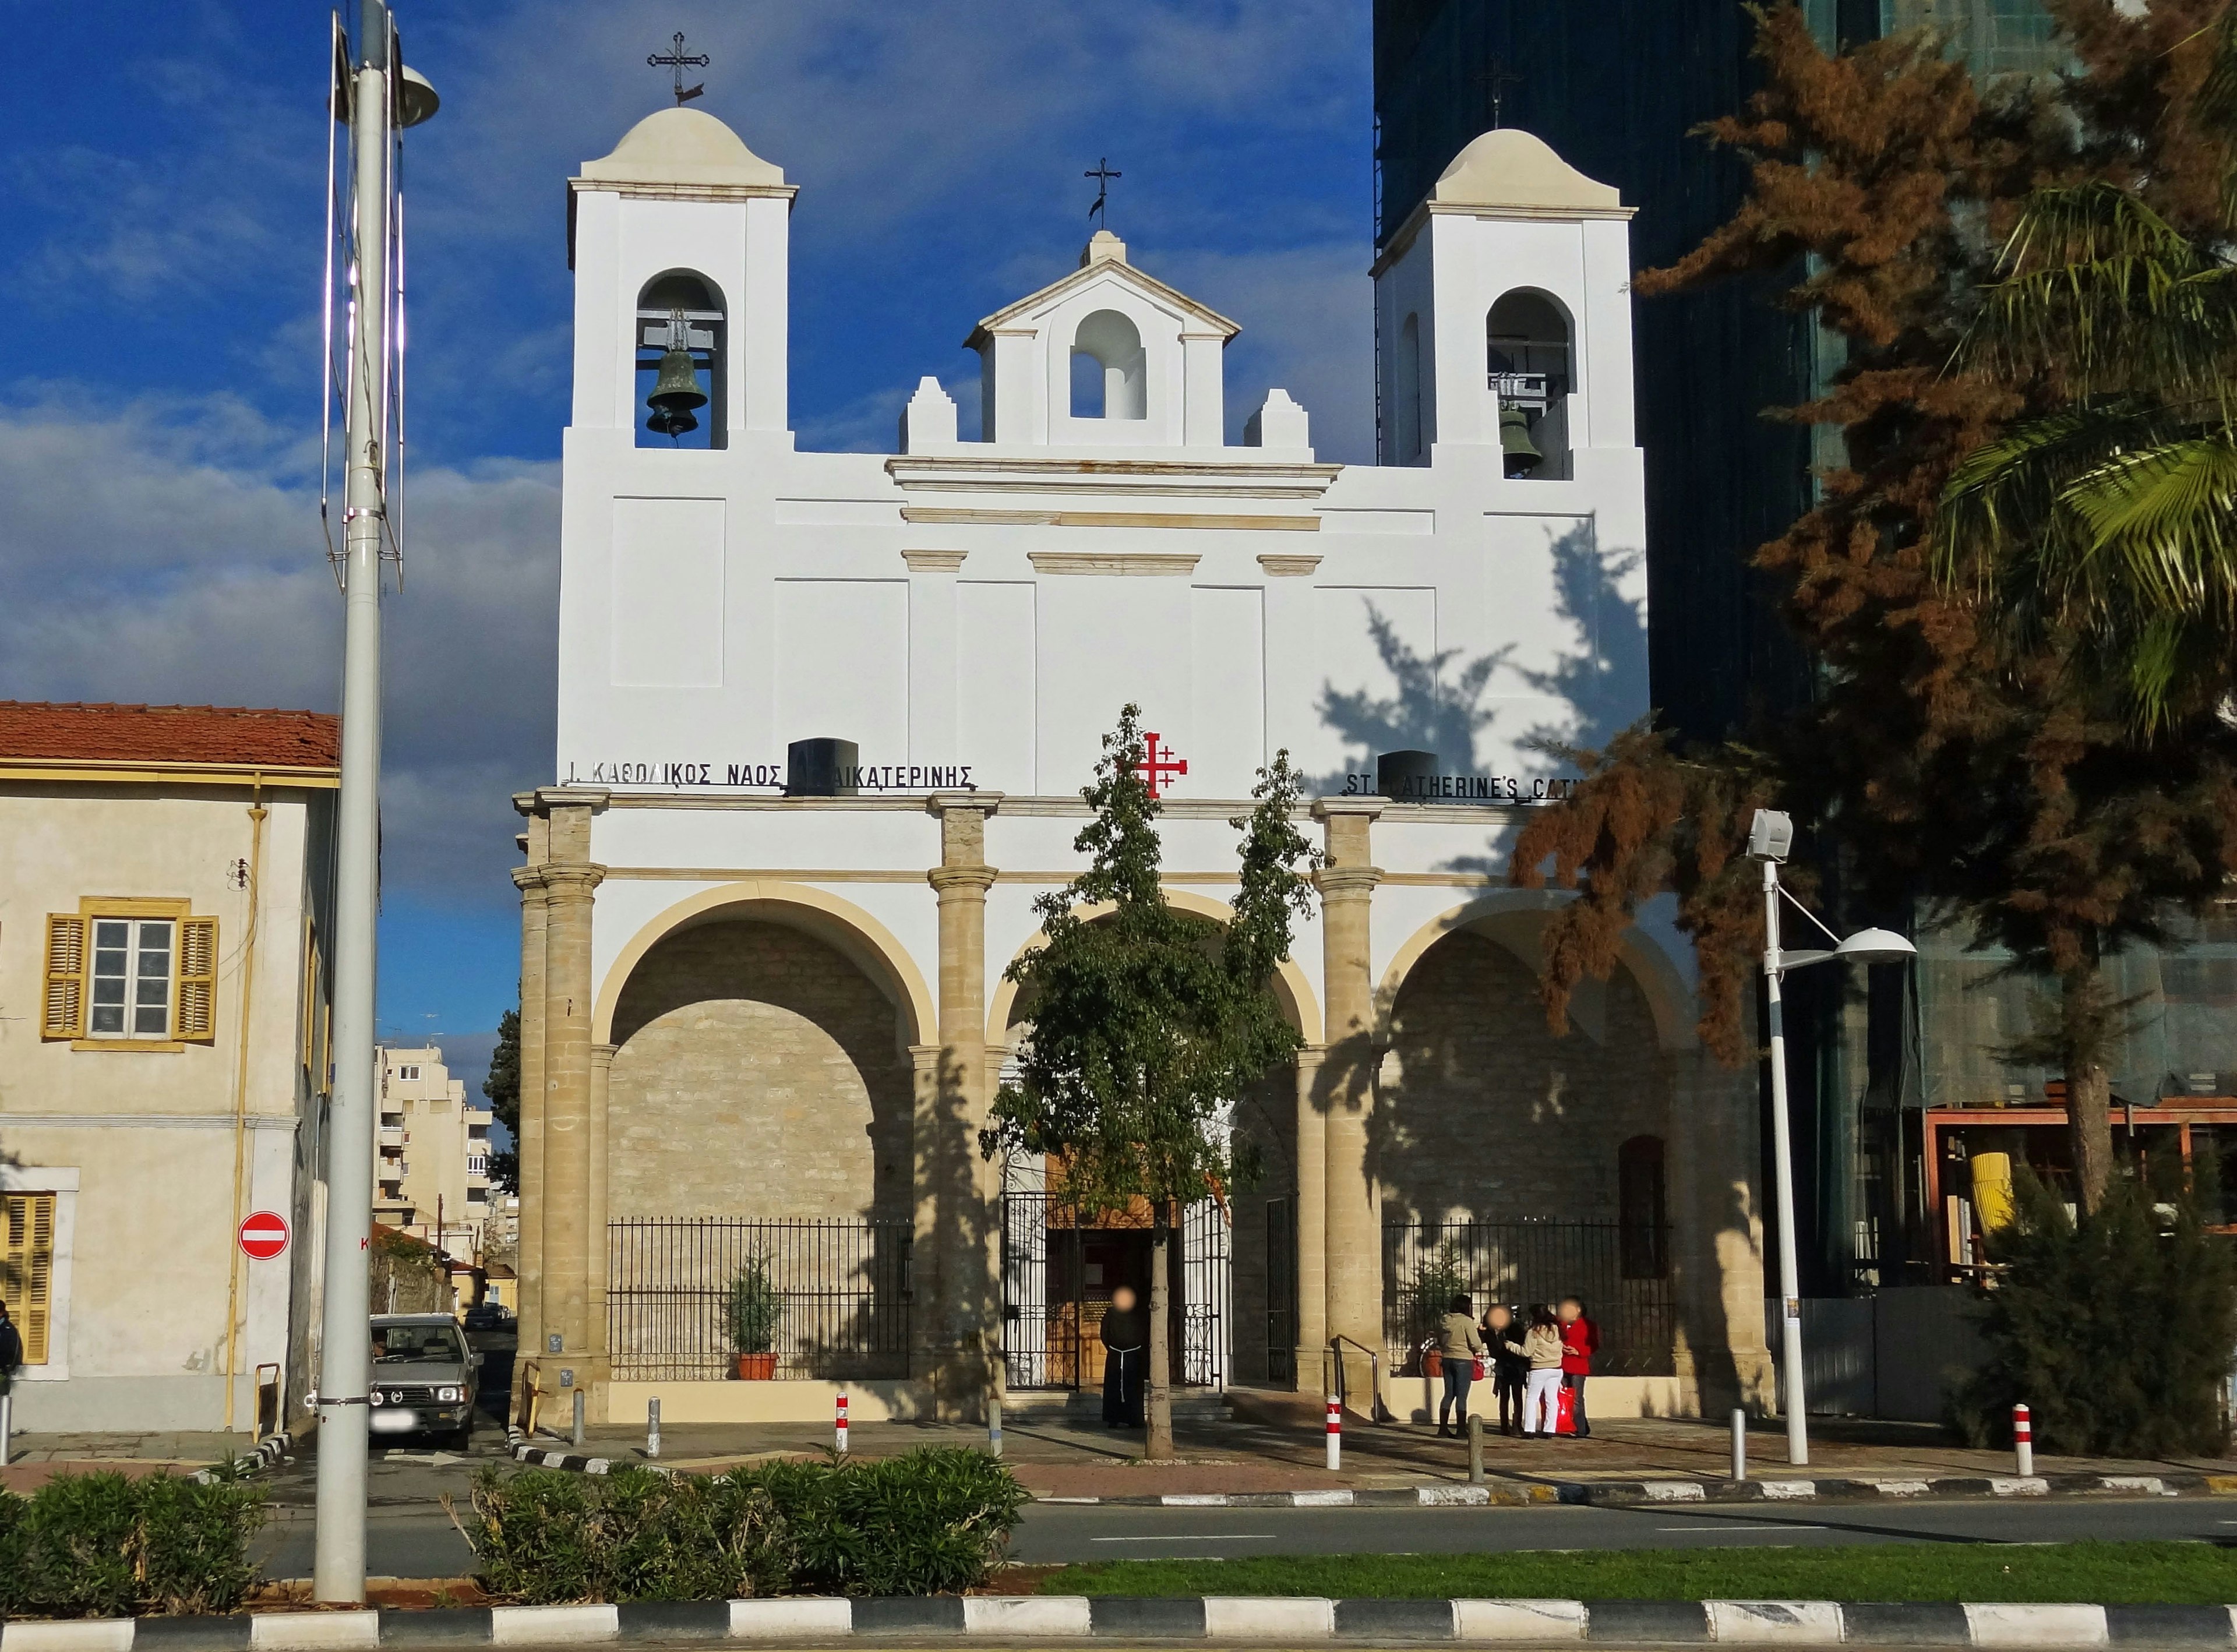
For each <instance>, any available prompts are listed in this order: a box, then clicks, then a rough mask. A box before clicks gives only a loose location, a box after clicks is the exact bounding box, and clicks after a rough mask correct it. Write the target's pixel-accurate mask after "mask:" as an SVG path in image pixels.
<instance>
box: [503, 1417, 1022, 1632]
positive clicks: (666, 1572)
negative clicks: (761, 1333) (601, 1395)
mask: <svg viewBox="0 0 2237 1652" xmlns="http://www.w3.org/2000/svg"><path fill="white" fill-rule="evenodd" d="M1025 1503H1026V1493H1025V1490H1024V1489H1023V1488H1022V1487H1020V1485H1019V1484H1018V1483H1017V1480H1016V1478H1015V1477H1013V1475H1012V1474H1011V1473H1010V1471H1009V1470H1008V1469H1006V1467H1004V1466H1003V1465H1002V1464H1000V1463H998V1462H996V1461H995V1460H994V1459H993V1458H991V1457H986V1456H984V1455H982V1454H981V1453H980V1452H977V1451H973V1450H963V1449H960V1448H947V1449H944V1450H943V1449H927V1450H918V1451H913V1452H911V1453H909V1454H908V1455H907V1456H906V1457H888V1458H884V1459H875V1460H862V1461H855V1460H843V1459H831V1460H827V1461H824V1462H821V1463H767V1464H759V1465H756V1466H755V1467H752V1468H744V1469H736V1470H732V1471H731V1472H729V1473H728V1474H722V1475H713V1476H696V1475H675V1476H669V1475H662V1474H657V1473H655V1472H653V1471H652V1470H647V1469H638V1468H630V1469H624V1470H620V1471H619V1472H617V1473H615V1474H611V1475H608V1476H605V1477H597V1476H583V1475H574V1474H568V1473H564V1472H561V1471H558V1470H548V1469H544V1470H537V1469H531V1470H522V1471H519V1472H517V1473H511V1474H508V1473H506V1472H505V1471H504V1470H502V1469H499V1468H498V1467H497V1466H496V1465H492V1466H491V1467H489V1468H486V1469H485V1470H483V1471H482V1473H481V1476H480V1477H479V1478H478V1480H477V1482H476V1483H475V1486H474V1492H473V1512H474V1523H473V1526H472V1530H469V1532H468V1534H467V1536H468V1539H469V1541H470V1542H471V1543H472V1545H473V1549H474V1554H475V1556H476V1559H477V1561H478V1570H477V1573H476V1581H477V1582H478V1583H480V1584H481V1586H482V1587H483V1588H484V1589H486V1590H487V1591H488V1592H489V1593H490V1594H492V1595H493V1596H498V1597H500V1598H503V1599H507V1600H518V1601H525V1602H529V1603H531V1604H534V1605H555V1604H560V1603H563V1602H571V1601H657V1600H723V1599H742V1598H749V1597H752V1596H762V1595H779V1594H808V1595H932V1594H941V1593H948V1592H953V1591H955V1590H959V1589H967V1588H969V1587H971V1586H973V1585H974V1584H977V1583H984V1582H985V1581H986V1580H987V1577H988V1576H990V1575H991V1574H992V1573H993V1569H994V1568H995V1567H996V1566H997V1565H998V1564H999V1563H1000V1561H1001V1559H1002V1556H1003V1553H1004V1550H1005V1549H1006V1545H1007V1543H1008V1541H1009V1535H1010V1530H1011V1528H1012V1527H1013V1526H1014V1525H1015V1524H1016V1523H1017V1518H1018V1512H1019V1510H1020V1509H1022V1508H1023V1507H1024V1506H1025Z"/></svg>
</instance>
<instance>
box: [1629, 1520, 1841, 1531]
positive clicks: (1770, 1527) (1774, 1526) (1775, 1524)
mask: <svg viewBox="0 0 2237 1652" xmlns="http://www.w3.org/2000/svg"><path fill="white" fill-rule="evenodd" d="M1655 1530H1657V1531H1825V1530H1830V1528H1828V1527H1825V1526H1803V1525H1790V1524H1788V1523H1786V1522H1785V1521H1784V1520H1771V1521H1765V1522H1764V1523H1762V1524H1760V1525H1751V1526H1657V1527H1656V1528H1655Z"/></svg>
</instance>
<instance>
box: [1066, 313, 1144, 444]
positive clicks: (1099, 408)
mask: <svg viewBox="0 0 2237 1652" xmlns="http://www.w3.org/2000/svg"><path fill="white" fill-rule="evenodd" d="M1149 416H1150V381H1149V357H1148V354H1147V353H1146V352H1145V351H1144V349H1143V348H1142V333H1141V329H1140V328H1139V327H1136V326H1135V325H1134V323H1133V322H1132V320H1130V319H1128V318H1127V317H1126V316H1125V315H1122V314H1119V312H1118V311H1117V310H1097V311H1094V312H1093V313H1092V314H1088V315H1086V316H1084V317H1082V318H1081V320H1080V323H1079V328H1078V329H1077V330H1076V331H1075V332H1074V333H1073V334H1072V417H1073V418H1074V419H1146V418H1148V417H1149Z"/></svg>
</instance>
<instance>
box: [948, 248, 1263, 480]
mask: <svg viewBox="0 0 2237 1652" xmlns="http://www.w3.org/2000/svg"><path fill="white" fill-rule="evenodd" d="M1241 330H1242V329H1241V328H1240V327H1237V325H1236V324H1235V323H1234V322H1232V321H1231V320H1228V319H1227V318H1226V317H1225V316H1224V315H1222V314H1219V312H1217V310H1214V309H1211V308H1208V307H1205V306H1204V305H1202V304H1199V303H1198V302H1197V301H1195V300H1194V299H1192V298H1191V297H1189V296H1188V295H1187V294H1184V293H1180V292H1177V291H1175V290H1174V289H1173V288H1171V287H1168V286H1166V285H1165V283H1164V282H1163V281H1158V280H1157V279H1156V278H1155V277H1154V276H1150V275H1145V274H1143V273H1142V272H1141V271H1140V270H1138V269H1137V268H1134V267H1133V266H1132V264H1130V263H1128V262H1127V261H1126V243H1125V241H1121V240H1119V237H1118V236H1116V235H1112V233H1111V232H1110V231H1109V230H1107V229H1099V230H1097V231H1096V232H1095V235H1094V236H1093V238H1092V239H1091V240H1090V241H1088V243H1087V247H1086V250H1085V251H1083V252H1082V253H1081V254H1080V258H1079V268H1078V269H1076V270H1074V271H1073V272H1072V274H1069V275H1066V277H1065V278H1064V279H1063V280H1062V281H1054V282H1052V283H1051V284H1050V285H1048V286H1046V287H1042V288H1041V289H1040V291H1039V292H1038V293H1033V294H1029V295H1028V296H1026V297H1025V298H1021V299H1020V300H1019V301H1017V302H1016V303H1014V304H1012V305H1010V306H1008V307H1006V308H1004V309H1000V310H997V311H996V312H995V313H994V314H992V315H990V316H988V317H987V319H986V320H983V321H981V322H980V323H979V325H978V326H977V327H973V329H972V331H971V336H970V337H969V338H967V339H966V340H964V341H963V346H964V348H966V349H967V350H976V351H978V352H979V355H980V360H981V361H982V362H983V363H984V366H983V367H982V369H981V373H980V383H981V385H982V391H981V406H982V410H983V413H982V416H983V419H984V439H986V440H987V441H990V442H1001V443H1005V444H1008V443H1020V444H1026V445H1030V446H1061V447H1072V448H1094V447H1218V446H1224V442H1225V424H1224V420H1225V411H1226V410H1225V400H1224V386H1223V384H1222V381H1221V361H1220V356H1221V352H1222V351H1224V349H1225V348H1226V347H1227V341H1228V340H1230V339H1231V338H1233V337H1234V336H1235V335H1236V334H1237V333H1238V332H1240V331H1241ZM1075 354H1081V355H1084V356H1086V357H1087V358H1089V359H1090V361H1091V362H1092V366H1088V367H1085V368H1084V369H1081V370H1083V371H1085V372H1086V373H1089V374H1091V375H1093V376H1094V377H1099V380H1100V392H1101V393H1100V394H1099V395H1098V394H1095V393H1093V377H1092V378H1091V379H1090V380H1089V384H1090V390H1089V393H1088V394H1087V395H1086V396H1085V397H1084V398H1082V400H1084V401H1085V402H1086V404H1087V405H1086V406H1084V407H1081V408H1079V409H1078V411H1082V412H1091V413H1099V415H1100V416H1099V417H1086V418H1082V417H1075V416H1074V415H1075V411H1076V409H1075V403H1074V395H1073V374H1074V372H1075V367H1074V366H1073V360H1072V358H1073V356H1074V355H1075ZM920 394H921V391H920ZM911 451H915V450H914V449H912V450H911Z"/></svg>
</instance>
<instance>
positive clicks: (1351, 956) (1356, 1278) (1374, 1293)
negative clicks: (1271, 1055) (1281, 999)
mask: <svg viewBox="0 0 2237 1652" xmlns="http://www.w3.org/2000/svg"><path fill="white" fill-rule="evenodd" d="M1382 808H1383V803H1382V799H1381V798H1379V797H1372V798H1370V797H1324V798H1322V799H1321V800H1320V801H1319V802H1317V803H1314V805H1313V814H1314V816H1315V817H1316V818H1317V819H1319V820H1320V821H1321V822H1322V823H1323V825H1324V827H1325V829H1326V832H1327V841H1326V848H1327V856H1328V858H1327V864H1325V865H1324V866H1323V867H1322V869H1320V871H1319V872H1317V873H1316V874H1315V876H1314V881H1315V882H1316V883H1317V884H1318V885H1319V886H1320V892H1321V978H1322V1002H1323V1006H1324V1008H1325V1011H1326V1014H1327V1016H1328V1054H1327V1055H1326V1057H1325V1058H1324V1059H1323V1061H1322V1063H1321V1082H1320V1093H1319V1100H1320V1106H1321V1112H1322V1117H1323V1124H1324V1127H1325V1130H1326V1139H1327V1155H1328V1156H1327V1160H1326V1166H1325V1175H1324V1178H1323V1186H1324V1187H1325V1188H1326V1189H1327V1194H1326V1197H1327V1201H1328V1205H1327V1211H1326V1214H1325V1217H1324V1222H1325V1228H1324V1234H1325V1238H1324V1241H1323V1255H1324V1256H1325V1258H1326V1267H1327V1301H1328V1324H1327V1326H1326V1335H1327V1336H1329V1337H1331V1338H1333V1337H1339V1336H1341V1337H1345V1338H1349V1339H1350V1341H1351V1342H1354V1343H1357V1344H1359V1345H1361V1346H1363V1347H1366V1348H1371V1349H1373V1350H1375V1351H1376V1352H1377V1353H1380V1352H1381V1351H1382V1346H1383V1338H1382V1219H1381V1206H1382V1199H1381V1192H1380V1189H1379V1188H1378V1186H1377V1185H1376V1164H1375V1155H1374V1144H1373V1142H1372V1140H1371V1136H1370V1132H1371V1127H1372V1126H1373V1123H1374V1117H1375V1061H1376V1050H1375V972H1374V970H1375V966H1374V958H1373V955H1372V954H1371V952H1370V951H1369V943H1368V903H1369V900H1370V898H1371V897H1372V896H1373V895H1374V893H1375V886H1376V882H1379V881H1380V880H1381V878H1382V872H1381V871H1380V870H1379V869H1377V868H1376V865H1375V864H1374V857H1373V854H1372V852H1371V845H1370V843H1369V827H1370V826H1372V824H1373V823H1374V821H1375V817H1376V816H1377V815H1379V814H1381V813H1382ZM1349 1357H1350V1358H1361V1356H1359V1355H1357V1354H1356V1353H1352V1354H1350V1356H1349ZM1349 1381H1350V1387H1351V1391H1353V1392H1355V1393H1356V1392H1357V1391H1359V1389H1360V1388H1361V1386H1363V1384H1361V1382H1360V1380H1359V1378H1358V1376H1357V1375H1356V1373H1355V1374H1354V1375H1353V1376H1352V1377H1351V1378H1350V1379H1349Z"/></svg>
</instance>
